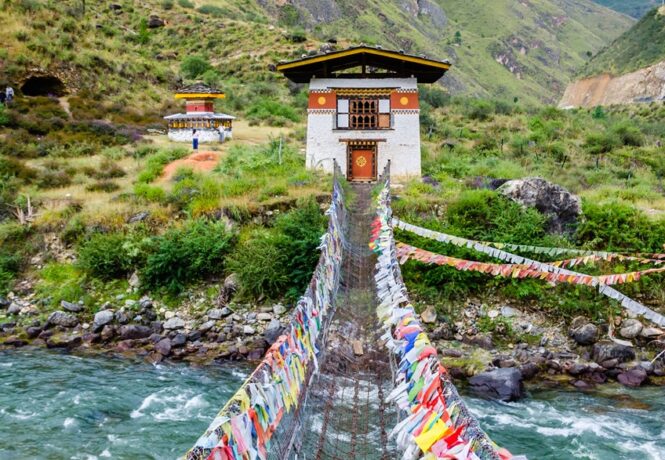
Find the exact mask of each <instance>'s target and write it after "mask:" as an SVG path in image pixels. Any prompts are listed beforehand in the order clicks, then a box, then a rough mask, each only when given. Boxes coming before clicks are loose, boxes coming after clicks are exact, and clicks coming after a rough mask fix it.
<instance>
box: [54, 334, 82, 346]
mask: <svg viewBox="0 0 665 460" xmlns="http://www.w3.org/2000/svg"><path fill="white" fill-rule="evenodd" d="M81 340H82V339H81V336H79V335H60V334H59V335H54V336H52V337H49V338H48V340H47V341H46V346H47V347H48V348H73V347H76V346H78V345H80V344H81Z"/></svg>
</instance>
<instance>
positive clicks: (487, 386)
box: [469, 367, 524, 401]
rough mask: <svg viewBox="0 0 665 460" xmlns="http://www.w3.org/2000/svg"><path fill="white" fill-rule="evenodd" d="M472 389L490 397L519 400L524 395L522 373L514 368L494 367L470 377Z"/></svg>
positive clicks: (501, 399) (502, 399)
mask: <svg viewBox="0 0 665 460" xmlns="http://www.w3.org/2000/svg"><path fill="white" fill-rule="evenodd" d="M469 384H470V385H471V389H472V390H473V391H474V392H476V393H478V394H480V395H482V396H485V397H488V398H490V399H498V400H500V401H517V400H518V399H520V398H522V397H523V396H524V385H523V384H522V373H521V372H520V371H519V370H518V369H516V368H514V367H511V368H505V369H494V370H492V371H489V372H483V373H481V374H478V375H475V376H473V377H471V378H470V379H469Z"/></svg>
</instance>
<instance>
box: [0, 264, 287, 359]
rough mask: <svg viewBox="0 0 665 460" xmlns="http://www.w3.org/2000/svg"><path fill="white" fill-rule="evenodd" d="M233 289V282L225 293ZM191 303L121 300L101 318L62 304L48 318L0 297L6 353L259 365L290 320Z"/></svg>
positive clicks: (102, 310) (283, 313) (101, 310)
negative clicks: (28, 350) (173, 305)
mask: <svg viewBox="0 0 665 460" xmlns="http://www.w3.org/2000/svg"><path fill="white" fill-rule="evenodd" d="M234 289H235V286H234V280H233V278H232V277H230V278H228V279H227V280H226V281H225V282H224V285H223V286H222V289H221V293H222V295H223V294H224V293H226V294H228V292H230V291H233V290H234ZM192 303H193V305H191V304H189V303H184V304H183V306H182V308H179V309H177V310H171V309H168V308H166V307H165V306H164V305H161V304H160V303H159V302H157V301H155V300H153V299H151V298H150V297H142V298H140V299H139V300H132V299H126V298H125V296H124V295H118V296H117V297H116V299H115V301H114V302H105V303H104V304H102V305H100V306H99V307H98V309H97V311H96V312H95V313H94V314H93V313H91V312H90V311H89V310H88V309H87V308H85V307H84V306H83V304H82V302H80V303H71V302H65V301H62V302H61V303H60V308H59V309H57V310H55V311H52V312H50V313H48V314H47V315H46V314H45V313H43V312H42V311H41V310H40V308H39V307H38V306H36V305H35V304H33V303H32V302H31V301H30V300H26V299H25V298H19V297H18V296H16V295H14V294H12V293H10V294H9V295H8V296H7V297H6V298H0V349H2V348H5V349H7V348H16V347H23V346H28V345H30V346H44V347H48V348H64V349H68V350H77V351H94V352H99V351H102V352H109V353H114V354H121V355H132V356H143V357H145V358H146V359H147V360H149V361H151V362H160V361H162V360H164V359H170V360H183V361H189V362H193V363H200V364H210V363H212V362H214V361H224V360H245V359H246V360H258V359H260V358H261V357H262V356H263V355H264V353H265V351H266V349H267V347H268V346H269V344H270V343H272V342H273V341H274V340H275V339H276V338H277V337H279V335H280V334H281V333H282V331H283V329H284V324H285V323H286V322H288V321H289V319H288V312H287V308H286V307H284V306H283V305H281V304H275V305H271V306H266V307H259V308H257V307H255V306H251V305H242V304H234V303H228V304H226V303H224V304H223V305H217V306H215V307H213V308H205V305H206V303H207V302H206V299H204V298H198V299H194V301H193V302H192ZM40 318H41V319H40Z"/></svg>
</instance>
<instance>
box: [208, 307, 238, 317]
mask: <svg viewBox="0 0 665 460" xmlns="http://www.w3.org/2000/svg"><path fill="white" fill-rule="evenodd" d="M231 313H233V312H232V311H231V309H230V308H228V307H224V308H213V309H212V310H208V319H214V320H220V319H222V318H226V317H227V316H229V315H230V314H231Z"/></svg>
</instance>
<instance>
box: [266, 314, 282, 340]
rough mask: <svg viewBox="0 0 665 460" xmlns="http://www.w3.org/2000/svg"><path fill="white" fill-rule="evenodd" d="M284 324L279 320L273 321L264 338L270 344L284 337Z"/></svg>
mask: <svg viewBox="0 0 665 460" xmlns="http://www.w3.org/2000/svg"><path fill="white" fill-rule="evenodd" d="M282 331H283V328H282V323H280V322H279V320H278V319H273V320H272V321H270V322H269V323H268V327H266V330H265V332H264V333H263V338H264V339H265V340H266V342H268V343H273V342H274V341H275V340H277V338H278V337H279V336H280V335H282Z"/></svg>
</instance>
